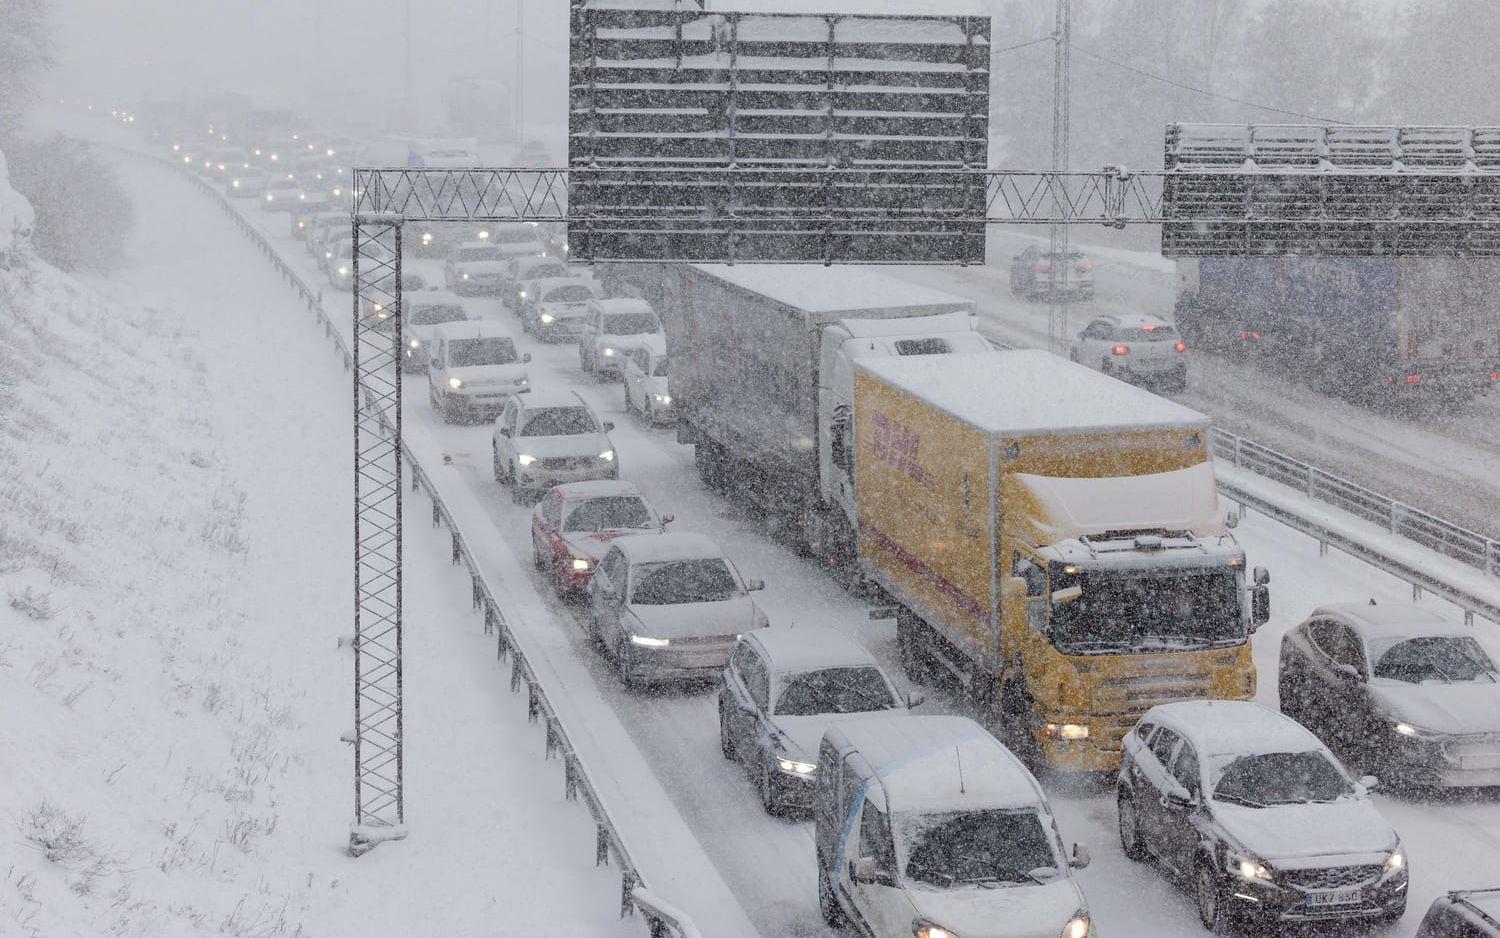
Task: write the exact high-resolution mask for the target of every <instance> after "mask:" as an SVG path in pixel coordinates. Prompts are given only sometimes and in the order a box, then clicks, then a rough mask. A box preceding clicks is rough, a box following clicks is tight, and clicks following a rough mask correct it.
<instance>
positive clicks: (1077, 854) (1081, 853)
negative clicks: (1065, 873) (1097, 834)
mask: <svg viewBox="0 0 1500 938" xmlns="http://www.w3.org/2000/svg"><path fill="white" fill-rule="evenodd" d="M1093 861H1094V858H1093V857H1091V856H1089V848H1088V845H1087V844H1080V843H1076V842H1075V843H1074V844H1073V858H1072V859H1071V860H1069V861H1068V865H1069V866H1071V867H1072V868H1073V869H1075V870H1081V869H1083V868H1084V867H1086V866H1088V865H1089V864H1090V863H1092V862H1093Z"/></svg>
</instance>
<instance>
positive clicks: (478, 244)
mask: <svg viewBox="0 0 1500 938" xmlns="http://www.w3.org/2000/svg"><path fill="white" fill-rule="evenodd" d="M493 247H495V245H493V244H491V243H490V242H488V241H460V242H459V244H458V247H456V248H454V250H456V251H462V250H464V249H466V248H493ZM497 250H498V248H497Z"/></svg>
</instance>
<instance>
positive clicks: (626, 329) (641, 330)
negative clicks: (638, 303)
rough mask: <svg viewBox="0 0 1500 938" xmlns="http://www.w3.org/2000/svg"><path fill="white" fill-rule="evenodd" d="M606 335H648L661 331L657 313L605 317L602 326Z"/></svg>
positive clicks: (616, 314) (622, 314)
mask: <svg viewBox="0 0 1500 938" xmlns="http://www.w3.org/2000/svg"><path fill="white" fill-rule="evenodd" d="M601 331H602V332H603V333H604V334H605V335H648V334H650V333H652V332H660V331H661V323H659V322H657V321H656V314H655V313H615V314H614V315H611V316H605V317H604V322H603V324H602V325H601Z"/></svg>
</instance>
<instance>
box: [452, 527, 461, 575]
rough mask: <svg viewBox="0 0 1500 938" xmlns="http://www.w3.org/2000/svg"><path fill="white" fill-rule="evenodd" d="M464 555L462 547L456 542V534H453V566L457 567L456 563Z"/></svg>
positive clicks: (455, 532)
mask: <svg viewBox="0 0 1500 938" xmlns="http://www.w3.org/2000/svg"><path fill="white" fill-rule="evenodd" d="M463 555H464V546H463V544H462V543H460V542H459V540H458V532H457V531H454V532H453V565H454V566H455V567H456V566H458V561H459V560H460V559H461V558H462V557H463Z"/></svg>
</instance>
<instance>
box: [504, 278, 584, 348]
mask: <svg viewBox="0 0 1500 938" xmlns="http://www.w3.org/2000/svg"><path fill="white" fill-rule="evenodd" d="M521 292H522V293H524V294H526V297H525V306H524V307H523V308H522V310H521V327H522V328H523V329H525V330H526V331H527V332H530V333H531V334H533V335H535V336H536V337H537V338H538V339H540V340H541V341H543V342H564V341H572V340H576V339H577V338H578V337H579V335H581V334H582V333H583V327H584V321H585V320H586V319H587V318H588V313H589V301H590V300H594V299H597V298H598V296H599V285H598V284H597V283H595V282H594V281H593V280H590V279H588V278H587V277H555V278H546V279H542V280H531V281H528V282H527V283H525V284H524V289H523V290H522V291H521Z"/></svg>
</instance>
